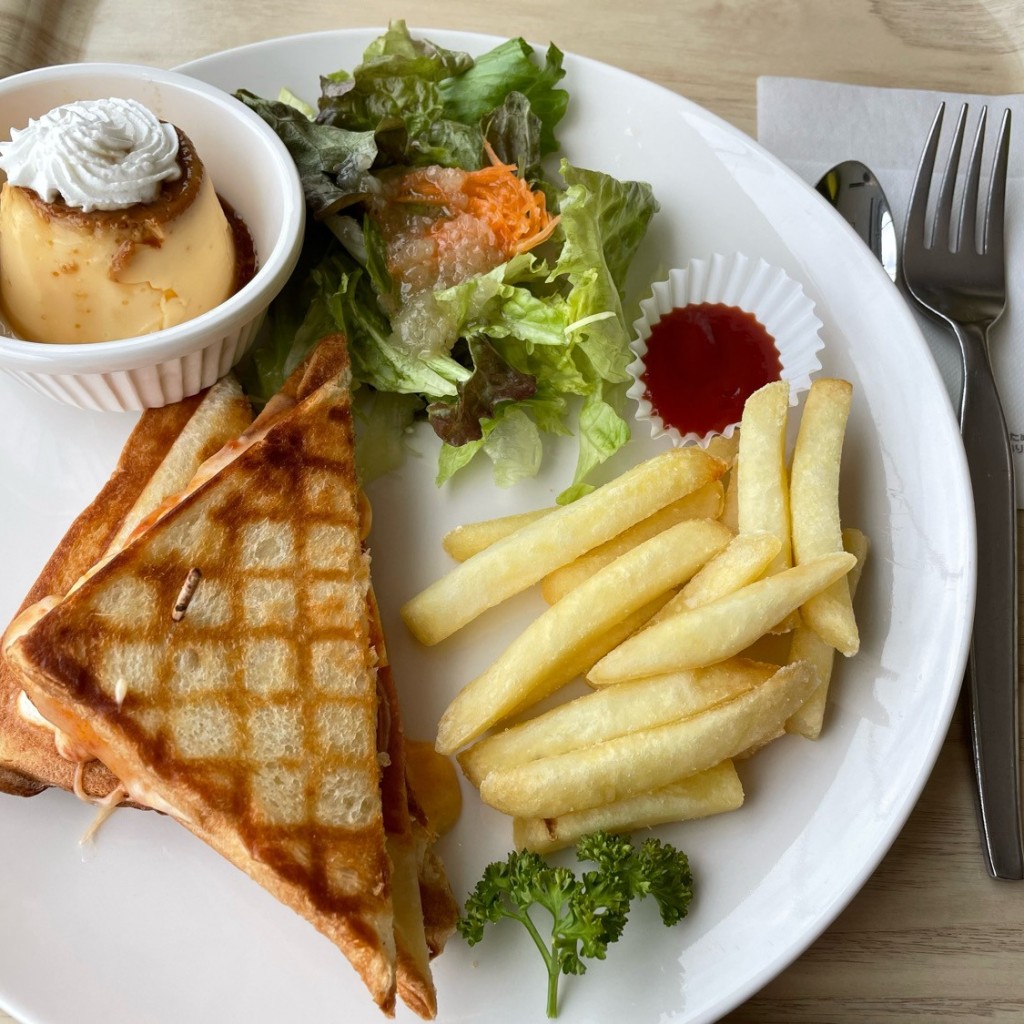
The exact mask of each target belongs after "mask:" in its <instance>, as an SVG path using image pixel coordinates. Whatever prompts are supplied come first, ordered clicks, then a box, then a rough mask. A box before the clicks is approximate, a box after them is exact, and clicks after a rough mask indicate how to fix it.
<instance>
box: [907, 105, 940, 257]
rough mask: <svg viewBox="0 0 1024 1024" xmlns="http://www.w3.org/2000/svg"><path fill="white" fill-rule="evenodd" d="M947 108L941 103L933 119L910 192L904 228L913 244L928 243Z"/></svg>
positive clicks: (908, 239) (922, 244) (921, 244)
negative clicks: (934, 180)
mask: <svg viewBox="0 0 1024 1024" xmlns="http://www.w3.org/2000/svg"><path fill="white" fill-rule="evenodd" d="M945 109H946V104H945V103H940V104H939V109H938V110H937V111H936V112H935V118H934V120H933V121H932V127H931V131H930V132H929V133H928V142H927V143H926V144H925V147H924V152H923V153H922V154H921V162H920V163H919V164H918V166H917V177H916V178H915V179H914V188H913V191H912V192H911V194H910V195H911V198H910V209H909V210H908V211H907V224H906V228H905V230H904V235H905V237H906V239H907V241H908V242H909V243H910V244H911V245H919V246H924V245H926V239H925V232H924V226H925V217H926V215H927V212H928V190H929V188H930V186H931V180H932V172H933V171H934V170H935V154H936V153H937V152H938V149H939V135H940V133H941V132H942V114H943V112H944V111H945Z"/></svg>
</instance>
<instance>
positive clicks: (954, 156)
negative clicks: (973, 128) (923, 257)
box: [931, 103, 967, 249]
mask: <svg viewBox="0 0 1024 1024" xmlns="http://www.w3.org/2000/svg"><path fill="white" fill-rule="evenodd" d="M966 124H967V104H966V103H963V104H961V106H960V114H959V116H958V117H957V119H956V128H955V129H954V131H953V141H952V142H951V143H950V145H949V159H948V160H947V161H946V169H945V170H944V171H943V172H942V185H941V187H940V189H939V198H938V200H937V202H936V204H935V223H934V224H933V225H932V239H931V244H932V245H933V246H935V245H941V246H943V247H944V248H946V249H952V248H953V245H952V242H953V233H952V231H951V230H950V224H951V222H952V216H953V192H954V191H955V189H956V174H957V169H958V168H959V166H960V152H961V150H962V149H963V145H964V126H965V125H966Z"/></svg>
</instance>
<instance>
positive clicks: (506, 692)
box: [436, 499, 732, 754]
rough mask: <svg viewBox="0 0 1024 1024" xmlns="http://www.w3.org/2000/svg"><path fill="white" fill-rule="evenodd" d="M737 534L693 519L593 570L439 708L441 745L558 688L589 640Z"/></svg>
mask: <svg viewBox="0 0 1024 1024" xmlns="http://www.w3.org/2000/svg"><path fill="white" fill-rule="evenodd" d="M581 500H582V499H581ZM570 507H571V506H570ZM549 518H550V517H549ZM527 529H531V527H527ZM731 537H732V534H731V533H730V532H729V531H728V530H727V529H726V528H725V527H724V526H722V525H721V523H716V522H714V521H712V520H709V519H695V520H690V521H687V522H683V523H680V524H679V525H678V526H673V527H671V528H670V529H668V530H665V531H663V532H662V533H659V534H658V535H657V536H655V537H652V538H651V539H650V540H649V541H645V542H644V543H643V544H640V545H639V546H637V547H635V548H633V549H632V550H631V551H628V552H626V554H624V555H622V556H621V557H619V558H617V559H616V560H615V561H614V562H612V563H611V564H610V565H607V566H605V567H604V568H603V569H601V570H600V571H599V572H597V573H595V574H594V575H593V576H592V577H591V578H590V579H589V580H587V581H586V582H584V583H582V584H580V586H578V587H576V588H575V590H573V591H571V592H570V593H569V594H567V595H566V596H565V597H564V598H563V599H562V600H561V601H559V602H558V603H557V604H554V605H552V606H551V607H550V608H548V609H547V611H545V612H544V613H543V614H541V615H540V616H539V617H538V618H537V619H535V620H534V622H532V623H531V624H530V625H529V626H528V627H527V628H526V630H525V631H524V632H523V633H522V634H521V635H520V636H519V637H518V638H517V639H516V640H514V641H513V642H512V644H511V645H510V646H509V647H508V648H507V649H506V650H505V652H504V653H503V654H502V655H501V656H500V657H499V658H498V660H497V661H495V662H494V664H493V665H491V667H490V668H489V669H487V670H486V671H485V672H484V673H483V674H482V675H480V676H477V678H476V679H474V680H473V681H472V682H470V683H469V684H467V685H466V686H465V687H464V688H463V689H462V691H461V692H460V693H459V694H458V696H457V697H456V698H455V700H454V701H452V703H451V704H450V705H449V706H448V709H447V710H446V711H445V713H444V714H443V715H442V716H441V721H440V723H439V724H438V731H437V744H436V745H437V749H438V750H439V751H440V752H441V753H442V754H452V753H454V752H455V751H456V750H458V749H459V748H460V747H462V746H463V745H465V744H466V743H469V742H470V741H472V740H474V739H475V738H476V737H477V736H479V735H480V734H481V733H483V732H484V731H485V730H486V729H488V728H490V727H491V726H492V725H494V724H495V723H496V722H498V721H500V720H501V719H503V718H505V717H507V716H508V715H509V714H510V713H511V712H512V711H513V710H517V709H522V708H523V707H524V706H525V705H527V704H528V703H529V701H530V699H531V698H532V699H534V700H536V699H539V697H538V696H537V694H538V693H545V694H546V693H550V692H552V691H551V689H550V679H551V677H552V676H556V677H561V676H562V675H564V672H565V666H566V665H567V664H570V663H575V662H576V660H577V658H578V656H579V654H580V652H581V650H582V649H583V648H585V647H587V646H588V645H589V644H591V643H592V642H593V641H594V640H595V639H596V638H598V637H600V636H601V635H602V633H603V632H604V631H605V630H607V629H608V628H609V627H611V626H613V625H614V624H615V623H617V622H619V621H621V620H622V619H623V618H624V617H626V616H627V615H629V614H630V613H632V612H634V611H637V610H638V609H639V608H642V607H643V606H644V605H646V604H648V603H649V602H651V601H652V600H654V599H655V598H656V597H657V596H658V595H659V594H662V593H664V592H665V591H666V590H669V589H670V588H671V587H673V586H676V585H677V584H679V583H681V582H683V581H684V580H687V579H689V578H690V576H692V575H693V574H694V573H695V572H696V571H697V570H698V569H699V568H700V567H701V566H702V565H703V564H704V563H705V562H706V561H707V560H708V559H709V558H711V557H713V556H714V555H715V554H716V553H717V552H719V551H721V550H722V548H724V547H725V545H726V544H728V543H729V540H730V539H731ZM496 546H497V545H496ZM490 550H493V548H492V549H490ZM477 557H480V556H477ZM468 564H469V563H468V562H464V563H463V565H468ZM570 678H571V677H570Z"/></svg>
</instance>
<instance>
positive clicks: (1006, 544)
mask: <svg viewBox="0 0 1024 1024" xmlns="http://www.w3.org/2000/svg"><path fill="white" fill-rule="evenodd" d="M956 332H957V335H958V337H959V339H960V344H961V347H962V349H963V353H964V391H963V401H962V404H961V409H960V429H961V432H962V434H963V440H964V448H965V449H966V451H967V464H968V466H969V467H970V474H971V488H972V490H973V492H974V511H975V517H976V520H977V532H978V591H977V604H976V606H975V612H974V635H973V639H972V641H971V652H970V659H969V663H968V673H967V677H966V682H967V684H968V692H969V697H970V722H971V747H972V751H973V756H974V769H975V775H976V777H977V786H978V811H979V816H980V820H981V828H982V835H983V841H984V847H985V856H986V859H987V863H988V869H989V873H990V874H991V875H992V876H993V877H994V878H1005V879H1024V841H1022V828H1021V808H1020V756H1019V733H1018V729H1019V725H1018V694H1017V688H1018V680H1017V628H1018V620H1017V500H1016V494H1015V492H1014V474H1013V457H1012V453H1011V451H1010V439H1009V435H1008V433H1007V430H1006V420H1005V418H1004V416H1003V409H1002V405H1001V404H1000V401H999V393H998V391H997V389H996V383H995V378H994V377H993V374H992V365H991V362H990V360H989V354H988V337H987V330H986V329H985V327H983V326H981V325H976V324H969V325H966V326H963V325H958V326H957V327H956Z"/></svg>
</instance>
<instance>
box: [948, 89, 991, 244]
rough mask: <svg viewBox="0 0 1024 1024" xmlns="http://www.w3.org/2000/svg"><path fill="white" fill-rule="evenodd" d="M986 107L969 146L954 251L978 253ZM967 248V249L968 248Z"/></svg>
mask: <svg viewBox="0 0 1024 1024" xmlns="http://www.w3.org/2000/svg"><path fill="white" fill-rule="evenodd" d="M987 119H988V107H982V108H981V116H980V117H979V118H978V130H977V131H976V132H975V133H974V143H973V145H972V146H971V162H970V164H969V165H968V167H967V180H966V182H965V183H964V196H963V201H962V203H961V206H960V230H959V232H958V234H957V244H956V249H955V251H957V252H960V251H963V250H966V251H967V252H980V250H979V248H978V186H979V184H980V182H981V155H982V152H983V151H984V149H985V122H986V120H987ZM968 247H969V248H968Z"/></svg>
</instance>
